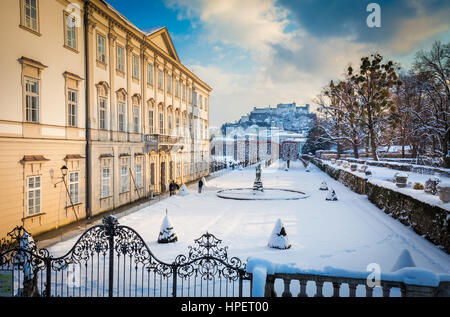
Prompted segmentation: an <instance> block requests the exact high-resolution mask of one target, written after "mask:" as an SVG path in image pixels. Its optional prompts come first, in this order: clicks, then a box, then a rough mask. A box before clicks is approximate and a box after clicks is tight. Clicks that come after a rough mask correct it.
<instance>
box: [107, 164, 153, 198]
mask: <svg viewBox="0 0 450 317" xmlns="http://www.w3.org/2000/svg"><path fill="white" fill-rule="evenodd" d="M128 166H129V165H128V164H121V165H120V193H121V194H123V193H126V192H128V191H129V190H130V182H129V180H130V177H129V170H130V168H129V167H128ZM132 177H133V176H132ZM133 180H134V184H135V185H136V189H141V188H143V187H144V185H143V170H142V164H141V163H138V164H136V173H135V176H134V178H133ZM134 184H133V185H134ZM101 189H102V190H101V198H107V197H110V196H111V168H110V167H103V168H102V170H101Z"/></svg>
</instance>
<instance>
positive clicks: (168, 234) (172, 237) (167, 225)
mask: <svg viewBox="0 0 450 317" xmlns="http://www.w3.org/2000/svg"><path fill="white" fill-rule="evenodd" d="M175 241H178V237H177V235H176V234H175V231H174V230H173V226H172V223H171V221H170V219H169V215H168V214H167V210H166V216H165V217H164V220H163V222H162V224H161V229H160V230H159V237H158V243H172V242H175Z"/></svg>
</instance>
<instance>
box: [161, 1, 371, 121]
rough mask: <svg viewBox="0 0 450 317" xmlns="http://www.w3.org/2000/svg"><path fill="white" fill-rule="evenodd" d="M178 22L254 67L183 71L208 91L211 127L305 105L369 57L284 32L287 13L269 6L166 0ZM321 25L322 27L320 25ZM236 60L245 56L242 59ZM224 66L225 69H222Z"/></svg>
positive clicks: (364, 50) (340, 44) (362, 48)
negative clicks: (256, 111) (263, 109)
mask: <svg viewBox="0 0 450 317" xmlns="http://www.w3.org/2000/svg"><path fill="white" fill-rule="evenodd" d="M166 3H167V4H168V5H169V6H171V7H173V8H177V9H179V10H181V11H182V12H183V16H184V18H188V19H190V20H194V21H196V22H195V23H199V24H201V32H202V33H201V35H202V36H203V37H204V38H205V39H206V40H208V41H209V42H211V47H212V49H211V50H212V51H214V50H216V46H217V45H218V44H219V45H220V46H226V45H229V46H232V47H234V48H238V49H239V50H241V51H242V52H245V53H247V55H250V56H251V58H252V60H253V61H254V63H255V66H256V67H254V69H252V68H251V67H250V66H249V67H248V69H245V70H246V71H247V73H245V72H243V69H230V67H228V68H226V67H225V66H224V65H222V64H220V61H221V60H220V58H217V59H216V60H215V61H217V62H218V64H215V65H204V64H202V63H201V61H197V62H196V63H195V65H190V66H189V67H190V68H191V69H192V70H193V71H194V72H195V73H196V74H198V75H199V77H200V78H202V79H203V80H205V81H206V82H207V83H208V84H210V85H211V87H213V89H214V90H213V93H212V95H211V125H219V124H222V123H224V122H230V121H235V120H237V119H239V117H240V116H241V115H243V114H245V113H247V112H248V111H250V110H251V109H252V108H253V107H254V106H267V105H269V104H270V105H272V106H275V105H276V104H277V103H286V102H292V101H296V102H297V103H298V104H304V103H311V104H312V100H313V99H314V98H315V97H316V95H317V94H318V93H320V90H321V88H322V87H323V86H324V85H326V84H327V83H328V82H329V80H331V79H334V78H337V77H341V76H342V74H343V73H344V71H345V68H346V66H348V65H349V63H353V64H356V63H358V62H359V60H360V57H361V56H363V55H367V54H369V53H371V52H373V51H375V47H373V46H372V45H370V44H361V43H356V42H355V41H354V39H353V38H351V37H335V38H331V37H328V38H319V37H314V36H312V35H311V34H308V33H307V32H305V31H304V30H302V29H301V28H297V29H295V30H292V31H287V30H286V26H287V24H288V23H289V20H288V18H287V12H286V11H285V10H284V9H282V8H280V7H277V6H276V5H275V1H274V0H246V1H240V0H227V1H222V0H217V1H212V0H189V1H184V0H166ZM324 23H326V22H324ZM245 53H244V54H240V55H237V56H236V58H235V59H236V60H238V59H239V58H238V57H239V56H245V55H246V54H245ZM227 65H229V64H227Z"/></svg>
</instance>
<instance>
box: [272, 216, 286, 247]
mask: <svg viewBox="0 0 450 317" xmlns="http://www.w3.org/2000/svg"><path fill="white" fill-rule="evenodd" d="M268 246H269V247H270V248H275V249H281V250H285V249H289V248H290V247H291V245H290V243H289V239H288V236H287V233H286V229H285V228H284V224H283V222H282V221H281V219H278V220H277V223H276V224H275V228H273V231H272V234H271V236H270V239H269V243H268Z"/></svg>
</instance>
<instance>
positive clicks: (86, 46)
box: [84, 0, 92, 219]
mask: <svg viewBox="0 0 450 317" xmlns="http://www.w3.org/2000/svg"><path fill="white" fill-rule="evenodd" d="M89 4H90V1H89V0H86V1H85V3H84V67H85V68H84V73H85V74H84V78H85V88H86V89H85V97H86V98H85V107H86V113H85V119H86V126H85V129H86V186H85V188H86V218H87V219H90V218H91V215H92V202H91V191H90V189H91V185H92V175H91V166H90V161H91V152H90V142H91V129H90V128H91V127H90V123H89V116H90V111H89V103H90V94H89V85H90V84H91V83H90V80H89V63H90V61H89V23H88V22H89V21H88V20H89V16H88V7H89Z"/></svg>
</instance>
